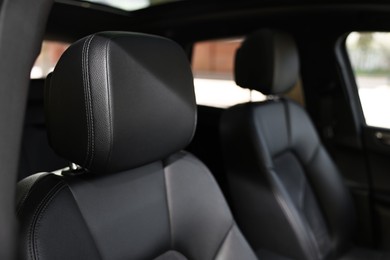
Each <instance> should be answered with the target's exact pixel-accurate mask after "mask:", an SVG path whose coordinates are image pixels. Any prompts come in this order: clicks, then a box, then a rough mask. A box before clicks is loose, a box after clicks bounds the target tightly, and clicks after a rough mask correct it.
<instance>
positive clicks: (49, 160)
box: [18, 79, 68, 180]
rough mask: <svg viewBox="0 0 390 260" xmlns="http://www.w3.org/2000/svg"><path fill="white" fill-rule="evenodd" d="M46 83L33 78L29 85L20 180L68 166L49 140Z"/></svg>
mask: <svg viewBox="0 0 390 260" xmlns="http://www.w3.org/2000/svg"><path fill="white" fill-rule="evenodd" d="M44 85H45V80H44V79H32V80H31V84H30V87H29V91H28V100H27V106H26V114H25V119H24V126H23V138H22V144H21V146H22V147H21V156H20V159H19V176H18V180H21V179H23V178H25V177H27V176H29V175H32V174H34V173H38V172H44V171H54V170H58V169H61V168H64V167H66V166H68V162H67V161H66V160H65V159H63V158H61V157H59V156H58V155H56V154H55V152H54V151H53V149H51V147H50V145H49V142H48V140H47V129H46V123H45V115H44V108H43V89H44Z"/></svg>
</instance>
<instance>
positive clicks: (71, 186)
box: [18, 152, 256, 260]
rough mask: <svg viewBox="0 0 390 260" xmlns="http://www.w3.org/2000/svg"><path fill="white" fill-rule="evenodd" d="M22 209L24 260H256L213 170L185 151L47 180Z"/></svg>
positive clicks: (31, 190)
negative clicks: (106, 172)
mask: <svg viewBox="0 0 390 260" xmlns="http://www.w3.org/2000/svg"><path fill="white" fill-rule="evenodd" d="M23 205H24V206H23V207H21V209H20V210H19V212H18V214H19V218H20V221H21V223H22V224H21V230H22V234H21V241H22V243H21V245H20V246H21V248H20V250H19V251H20V252H22V254H23V255H22V256H21V259H37V258H38V257H39V259H111V260H115V259H154V258H157V257H161V259H164V258H163V255H164V254H168V253H167V252H170V253H169V254H173V253H172V252H171V251H175V252H177V253H175V254H174V255H175V257H176V258H178V259H199V260H203V259H256V257H255V255H254V254H253V252H252V250H251V249H250V248H249V246H248V244H247V243H246V240H245V239H244V238H243V237H242V235H241V233H240V231H238V229H237V227H236V224H235V222H234V220H233V218H232V216H231V213H230V211H229V209H228V207H227V205H226V202H225V200H224V198H223V196H222V194H221V192H220V190H219V189H218V187H217V184H216V182H215V181H214V179H213V178H212V177H211V175H210V173H209V171H208V170H207V169H206V168H205V166H204V165H203V164H202V163H201V162H200V161H198V160H197V159H196V158H194V157H193V156H191V155H189V154H187V153H184V152H181V153H178V154H176V155H173V156H171V157H170V158H168V159H167V160H164V161H157V162H154V163H151V164H148V165H145V166H142V167H139V168H137V169H133V170H128V171H124V172H120V173H116V174H113V175H110V176H103V177H99V178H96V177H93V176H91V175H88V174H85V175H84V174H81V175H79V176H68V177H64V176H57V175H53V174H49V175H45V176H43V177H42V178H40V179H39V180H38V182H36V183H35V184H34V186H33V188H32V189H31V188H30V192H29V196H28V197H27V199H26V200H25V202H24V203H23ZM178 255H179V256H180V257H181V258H180V257H179V256H178ZM164 257H167V256H164ZM166 259H175V258H166Z"/></svg>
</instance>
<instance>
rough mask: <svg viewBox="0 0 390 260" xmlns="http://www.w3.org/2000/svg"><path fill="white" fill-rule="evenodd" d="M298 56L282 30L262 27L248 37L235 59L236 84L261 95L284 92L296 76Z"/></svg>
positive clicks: (295, 80)
mask: <svg viewBox="0 0 390 260" xmlns="http://www.w3.org/2000/svg"><path fill="white" fill-rule="evenodd" d="M298 70H299V59H298V54H297V52H296V46H295V42H294V40H293V39H292V37H291V36H290V35H288V34H286V33H283V32H277V31H273V30H270V29H262V30H260V31H257V32H255V33H253V34H251V35H250V36H248V37H247V38H246V39H245V41H244V42H243V44H242V46H241V48H239V49H238V51H237V53H236V59H235V80H236V83H237V85H238V86H241V87H243V88H249V89H254V90H258V91H260V92H261V93H263V94H264V95H276V94H281V93H284V92H286V91H288V90H289V89H290V88H292V87H293V86H294V85H295V83H296V82H297V79H298Z"/></svg>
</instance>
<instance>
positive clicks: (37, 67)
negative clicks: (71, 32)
mask: <svg viewBox="0 0 390 260" xmlns="http://www.w3.org/2000/svg"><path fill="white" fill-rule="evenodd" d="M69 45H70V44H69V43H63V42H55V41H43V43H42V48H41V53H40V54H39V56H38V58H37V60H36V61H35V64H34V66H33V68H32V70H31V78H32V79H39V78H46V76H47V74H49V73H50V72H51V71H53V69H54V66H55V65H56V64H57V61H58V60H59V59H60V57H61V55H62V53H63V52H64V51H65V50H66V49H67V48H68V47H69Z"/></svg>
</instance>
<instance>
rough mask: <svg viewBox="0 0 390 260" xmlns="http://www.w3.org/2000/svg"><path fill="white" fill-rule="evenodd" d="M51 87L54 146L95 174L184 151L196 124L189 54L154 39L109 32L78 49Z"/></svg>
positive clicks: (57, 70) (62, 62) (48, 109)
mask: <svg viewBox="0 0 390 260" xmlns="http://www.w3.org/2000/svg"><path fill="white" fill-rule="evenodd" d="M49 80H50V82H48V84H46V88H47V89H46V91H45V92H46V93H45V95H46V101H45V109H46V115H47V117H48V132H49V140H50V144H51V146H52V147H53V149H54V150H55V151H56V152H57V153H58V154H59V155H61V156H62V157H64V158H66V159H68V160H70V161H71V162H74V163H76V164H78V165H80V166H82V167H84V168H86V169H88V170H89V171H92V172H94V173H113V172H118V171H124V170H127V169H131V168H135V167H138V166H141V165H144V164H147V163H150V162H153V161H156V160H160V159H164V158H165V157H167V156H169V155H171V154H173V153H175V152H177V151H179V150H181V149H183V148H184V147H185V146H186V145H187V144H188V143H189V142H190V141H191V139H192V136H193V133H194V129H195V123H196V103H195V95H194V89H193V77H192V73H191V69H190V66H189V63H188V60H187V57H186V55H185V53H184V51H183V50H182V49H181V47H179V45H177V44H175V43H174V42H172V41H170V40H168V39H165V38H161V37H157V36H151V35H145V34H136V33H126V32H102V33H97V34H94V35H91V36H88V37H86V38H83V39H81V40H79V41H77V42H76V43H74V44H73V45H72V46H71V47H69V49H68V50H67V51H66V52H65V53H64V54H63V56H62V57H61V59H60V61H59V62H58V64H57V66H56V67H55V69H54V72H53V73H52V75H51V77H49Z"/></svg>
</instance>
